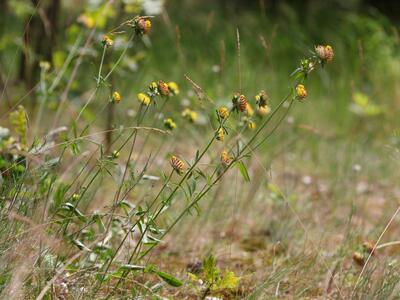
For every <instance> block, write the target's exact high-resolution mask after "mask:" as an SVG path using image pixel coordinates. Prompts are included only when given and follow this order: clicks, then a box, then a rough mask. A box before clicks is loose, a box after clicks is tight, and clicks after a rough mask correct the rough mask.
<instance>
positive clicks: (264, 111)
mask: <svg viewBox="0 0 400 300" xmlns="http://www.w3.org/2000/svg"><path fill="white" fill-rule="evenodd" d="M270 112H271V108H270V107H269V106H268V105H266V106H260V107H259V108H257V114H258V115H259V116H260V117H264V116H266V115H268V114H269V113H270Z"/></svg>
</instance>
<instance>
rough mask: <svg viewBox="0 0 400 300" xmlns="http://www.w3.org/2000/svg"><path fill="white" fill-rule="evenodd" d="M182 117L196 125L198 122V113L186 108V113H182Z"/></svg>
mask: <svg viewBox="0 0 400 300" xmlns="http://www.w3.org/2000/svg"><path fill="white" fill-rule="evenodd" d="M182 117H184V118H185V119H187V120H188V121H189V122H191V123H194V122H196V120H197V112H195V111H193V110H191V109H189V108H185V109H184V111H183V112H182Z"/></svg>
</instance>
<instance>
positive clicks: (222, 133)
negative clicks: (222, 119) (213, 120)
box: [215, 128, 225, 142]
mask: <svg viewBox="0 0 400 300" xmlns="http://www.w3.org/2000/svg"><path fill="white" fill-rule="evenodd" d="M215 138H216V139H217V140H218V141H221V142H223V141H224V139H225V131H224V129H223V128H220V129H218V130H217V135H216V137H215Z"/></svg>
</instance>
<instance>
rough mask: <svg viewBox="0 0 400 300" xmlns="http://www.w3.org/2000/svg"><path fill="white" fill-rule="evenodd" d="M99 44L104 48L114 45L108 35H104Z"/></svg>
mask: <svg viewBox="0 0 400 300" xmlns="http://www.w3.org/2000/svg"><path fill="white" fill-rule="evenodd" d="M101 43H102V44H103V46H104V47H111V46H112V45H113V44H114V41H113V40H112V39H111V38H110V37H109V36H108V35H104V36H103V39H102V40H101Z"/></svg>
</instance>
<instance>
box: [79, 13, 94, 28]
mask: <svg viewBox="0 0 400 300" xmlns="http://www.w3.org/2000/svg"><path fill="white" fill-rule="evenodd" d="M77 21H78V23H81V24H82V25H83V26H85V27H86V28H89V29H91V28H93V27H94V25H95V22H94V20H93V18H92V17H89V16H87V15H84V14H82V15H80V16H79V17H78V20H77Z"/></svg>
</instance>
